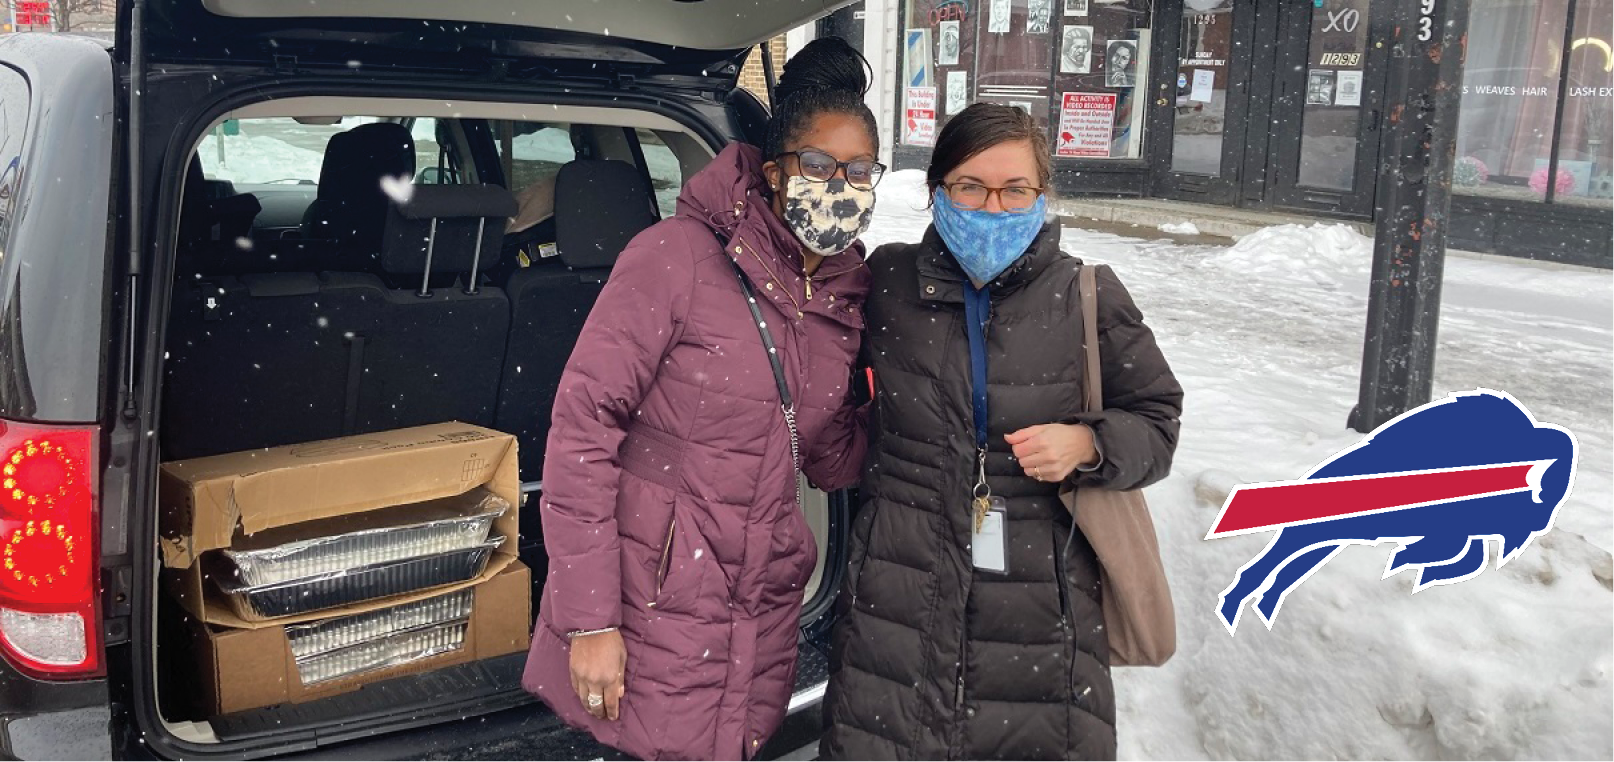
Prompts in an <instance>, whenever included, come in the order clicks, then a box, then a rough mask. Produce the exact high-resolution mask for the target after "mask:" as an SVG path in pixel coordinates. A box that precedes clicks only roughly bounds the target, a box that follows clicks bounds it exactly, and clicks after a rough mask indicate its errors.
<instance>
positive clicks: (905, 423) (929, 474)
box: [821, 104, 1182, 759]
mask: <svg viewBox="0 0 1614 762" xmlns="http://www.w3.org/2000/svg"><path fill="white" fill-rule="evenodd" d="M1047 157H1048V147H1047V143H1046V139H1045V138H1044V137H1043V131H1042V130H1041V129H1040V128H1039V127H1038V126H1037V125H1036V123H1035V122H1034V121H1033V120H1032V119H1031V117H1030V116H1028V115H1026V114H1025V113H1024V112H1022V111H1020V110H1018V109H1015V108H1010V107H1007V106H999V105H994V104H976V105H973V106H970V107H969V108H968V109H966V110H964V112H962V113H960V114H959V115H958V116H956V117H954V118H953V119H952V120H951V121H949V122H948V123H947V126H946V127H945V128H944V129H943V130H942V131H941V134H940V135H939V136H938V138H937V141H936V148H935V152H934V154H933V162H934V163H933V164H932V165H931V167H930V171H929V175H928V181H929V185H930V187H931V190H932V193H933V196H932V209H933V214H934V220H935V224H934V225H932V227H931V228H930V230H928V231H927V232H926V234H925V238H924V240H923V241H921V242H920V243H918V244H892V245H888V246H884V247H881V248H880V249H879V250H877V251H876V252H875V253H874V254H873V255H872V256H871V257H870V259H869V265H870V268H871V269H872V270H873V273H874V286H873V288H871V289H870V295H869V300H868V303H867V305H866V306H865V317H866V319H867V322H868V332H869V335H868V338H867V340H866V341H865V343H864V351H865V356H866V357H867V358H868V359H869V362H870V364H871V366H872V367H873V369H874V379H875V385H876V401H875V406H874V420H873V422H872V423H871V426H870V429H871V436H872V437H873V440H872V442H871V444H870V448H869V462H868V467H867V469H866V471H865V473H864V480H863V486H862V490H863V497H864V501H865V502H864V504H863V506H862V508H861V510H860V512H859V514H858V515H857V517H856V519H855V521H854V523H853V538H852V546H851V562H850V569H849V576H848V581H847V584H846V586H845V587H844V589H843V591H842V596H841V599H840V606H841V607H842V609H841V618H840V622H839V625H838V629H837V631H836V633H835V637H834V648H833V653H832V670H833V671H832V676H831V678H830V686H829V694H828V696H827V699H826V702H825V703H826V712H827V714H828V721H829V730H828V731H827V732H826V734H825V736H824V740H823V744H822V748H821V750H822V753H823V756H824V757H825V758H829V759H985V758H1006V759H1107V758H1114V756H1115V750H1116V739H1115V700H1114V691H1113V688H1112V686H1111V683H1110V674H1109V647H1108V641H1107V635H1106V633H1105V631H1104V615H1103V612H1102V609H1101V607H1100V603H1099V601H1100V595H1101V591H1100V589H1099V569H1098V562H1097V560H1096V558H1095V557H1094V554H1093V550H1092V548H1091V547H1090V546H1089V545H1088V544H1087V542H1086V541H1085V539H1084V538H1083V537H1082V536H1081V534H1080V533H1073V532H1072V522H1071V517H1070V514H1069V513H1068V512H1067V511H1066V509H1065V507H1064V506H1063V504H1062V503H1061V502H1060V500H1059V490H1060V487H1061V485H1064V484H1071V485H1074V486H1075V487H1076V488H1077V489H1082V488H1094V487H1098V488H1105V489H1118V490H1127V489H1136V488H1139V487H1143V486H1145V485H1148V484H1151V483H1153V482H1156V481H1158V480H1160V479H1161V478H1163V477H1165V475H1166V474H1167V473H1168V472H1169V471H1170V468H1171V458H1172V453H1173V451H1174V450H1175V449H1176V444H1177V431H1178V416H1179V414H1180V413H1181V412H1182V389H1181V387H1179V386H1178V384H1177V381H1176V379H1175V378H1174V377H1173V376H1172V373H1171V369H1170V367H1169V366H1168V365H1167V364H1166V360H1165V358H1164V357H1163V356H1162V355H1161V353H1160V349H1159V347H1158V346H1157V345H1156V344H1155V340H1154V335H1153V334H1152V333H1151V332H1150V330H1149V329H1148V327H1147V326H1145V325H1144V324H1143V316H1142V315H1141V313H1139V311H1138V308H1137V307H1136V306H1135V305H1134V304H1133V303H1132V299H1131V297H1130V296H1128V294H1127V292H1126V289H1125V288H1124V287H1122V285H1121V283H1120V281H1118V280H1116V279H1115V277H1114V276H1113V275H1111V274H1109V271H1108V270H1107V269H1106V270H1100V271H1099V274H1100V277H1099V279H1098V299H1099V303H1098V316H1099V318H1098V319H1099V326H1098V330H1099V346H1098V347H1097V350H1098V352H1099V356H1100V360H1101V362H1102V367H1103V379H1102V380H1103V391H1104V410H1103V411H1102V412H1096V413H1082V412H1081V401H1082V382H1081V376H1082V373H1081V369H1082V367H1083V362H1084V358H1083V347H1082V339H1081V336H1082V329H1081V304H1080V296H1079V291H1078V286H1077V272H1078V271H1079V269H1080V268H1081V267H1082V266H1083V265H1082V262H1081V261H1080V260H1078V259H1075V258H1073V257H1070V256H1067V255H1065V254H1064V253H1063V252H1061V251H1060V250H1059V224H1058V222H1057V221H1053V222H1046V223H1045V222H1044V214H1045V210H1046V196H1045V189H1046V188H1047V186H1048V182H1049V168H1048V158H1047ZM972 322H973V323H974V325H977V326H979V330H978V331H972V330H970V326H971V324H972ZM971 334H974V335H971ZM972 348H974V349H973V351H972ZM977 358H979V359H977ZM978 376H984V378H985V381H986V383H985V384H981V383H979V382H977V381H975V378H977V377H978ZM978 389H984V390H985V394H984V395H976V394H975V393H974V392H975V391H976V390H978ZM978 420H979V421H982V423H983V425H981V426H977V425H976V422H977V421H978ZM988 496H989V497H988ZM977 497H988V499H987V500H986V501H984V502H983V501H977V500H976V499H975V498H977ZM983 508H984V509H986V510H985V511H984V512H983V511H982V510H981V509H983Z"/></svg>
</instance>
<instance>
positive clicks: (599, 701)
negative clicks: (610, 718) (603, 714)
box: [588, 693, 605, 709]
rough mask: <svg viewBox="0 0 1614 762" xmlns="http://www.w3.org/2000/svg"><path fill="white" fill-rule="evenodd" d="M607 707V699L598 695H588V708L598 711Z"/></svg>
mask: <svg viewBox="0 0 1614 762" xmlns="http://www.w3.org/2000/svg"><path fill="white" fill-rule="evenodd" d="M604 705H605V697H604V696H601V695H600V694H598V693H590V694H588V708H590V709H598V708H600V707H601V706H604Z"/></svg>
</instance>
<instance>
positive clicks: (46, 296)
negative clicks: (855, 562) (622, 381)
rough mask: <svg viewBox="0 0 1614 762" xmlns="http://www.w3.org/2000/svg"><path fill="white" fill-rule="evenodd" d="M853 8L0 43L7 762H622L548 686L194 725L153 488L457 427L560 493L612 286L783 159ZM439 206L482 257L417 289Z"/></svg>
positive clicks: (279, 709)
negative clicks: (324, 448)
mask: <svg viewBox="0 0 1614 762" xmlns="http://www.w3.org/2000/svg"><path fill="white" fill-rule="evenodd" d="M845 4H846V2H845V0H769V1H768V2H757V1H756V0H610V1H609V2H607V1H605V0H581V1H579V0H460V1H459V2H453V1H451V0H302V1H301V2H288V1H287V0H119V3H118V5H119V8H118V16H119V25H118V33H117V37H116V40H115V42H114V43H113V44H112V45H108V44H106V43H105V42H101V41H96V40H92V39H89V38H83V37H72V36H63V35H47V34H32V33H31V34H14V35H9V36H5V37H0V164H3V168H0V470H3V474H0V486H3V489H0V758H22V759H31V758H74V759H81V758H104V757H117V758H124V757H129V758H175V759H177V758H261V757H275V756H300V757H336V758H367V759H414V758H433V759H437V758H441V759H472V758H520V759H590V758H598V757H601V756H610V755H612V752H611V751H610V750H608V749H604V748H603V747H600V746H599V745H597V744H595V743H594V742H593V741H592V740H591V739H589V738H588V737H587V736H586V735H582V734H579V733H577V732H575V731H572V730H569V729H567V728H566V727H564V726H563V725H562V724H561V723H560V722H559V721H558V720H557V719H556V718H555V717H554V716H553V715H552V714H550V713H549V712H548V711H547V710H546V709H545V707H544V706H543V705H542V704H541V703H538V702H536V701H535V700H534V699H533V698H531V697H530V696H528V695H527V694H525V693H524V692H523V691H522V690H521V688H520V685H519V678H520V673H521V668H522V665H523V662H524V655H522V654H512V655H510V656H504V657H497V658H493V659H487V660H483V661H479V662H472V663H468V664H462V665H459V666H453V667H446V668H443V669H439V670H436V671H431V672H426V673H422V674H417V675H411V676H406V677H398V678H394V679H390V680H386V681H383V682H378V683H373V684H370V685H367V686H365V687H364V688H362V689H359V690H356V691H353V692H350V693H346V694H342V695H338V696H334V697H331V698H327V699H322V700H316V701H312V702H308V703H301V704H287V705H279V706H271V707H266V708H261V709H254V710H247V711H240V712H236V713H233V714H225V715H216V716H207V715H206V714H205V713H198V711H197V710H196V708H195V705H194V704H195V702H193V701H192V700H191V698H192V696H193V694H194V692H195V684H194V680H195V678H194V677H192V676H191V675H189V674H188V673H187V672H186V671H185V670H184V669H183V668H182V665H183V664H185V663H186V660H185V659H183V658H180V657H182V656H184V649H185V648H186V643H187V641H186V639H185V638H184V637H182V636H179V635H176V634H175V633H176V632H177V631H183V628H184V625H183V621H182V620H183V618H184V617H183V614H182V610H181V609H179V608H178V607H176V606H175V605H174V604H173V603H172V602H171V601H170V600H169V596H167V595H166V594H164V592H163V590H162V588H161V586H160V585H158V573H159V565H160V554H159V537H158V521H157V515H156V489H157V473H158V466H159V464H160V463H162V462H164V461H168V460H174V459H179V458H190V457H197V456H204V455H211V454H216V453H224V452H233V451H240V450H246V449H251V448H258V447H267V446H275V445H282V444H291V443H296V442H306V441H315V440H320V439H326V438H331V437H337V436H344V435H351V434H356V433H366V432H373V431H379V430H385V429H392V428H398V427H403V426H413V425H418V424H426V423H435V422H440V421H451V420H458V421H465V422H470V423H475V424H479V425H484V426H489V427H492V428H496V429H500V430H503V431H506V432H509V433H511V434H514V435H516V436H517V437H518V439H519V442H520V455H521V475H522V479H523V484H522V491H523V493H524V494H525V495H526V496H527V497H528V498H531V496H532V495H534V494H535V493H538V492H540V491H541V489H542V484H541V483H540V481H539V478H540V474H541V470H542V463H543V450H544V443H545V438H546V435H547V419H548V411H549V406H550V404H551V401H552V399H553V395H554V391H555V387H556V385H557V384H558V381H559V376H560V371H561V367H562V366H563V365H564V363H565V361H566V359H567V357H568V355H569V354H570V352H571V350H572V348H573V346H574V345H575V341H576V336H577V333H578V331H579V329H580V328H581V325H582V321H583V319H584V318H585V317H586V316H587V314H588V311H589V309H590V306H591V305H592V303H593V300H594V297H595V296H596V295H597V294H598V293H599V290H600V287H601V284H602V283H603V282H604V280H605V279H606V277H607V276H608V275H609V273H610V269H611V266H612V264H613V262H614V259H615V257H616V255H617V254H618V253H619V252H620V251H621V248H622V246H623V245H624V244H625V243H626V242H627V240H628V239H629V238H631V237H632V236H633V234H634V233H636V232H638V231H639V230H641V229H643V228H644V227H645V226H647V225H649V224H651V223H653V222H654V221H656V220H657V219H659V218H662V217H665V216H667V215H669V214H671V213H672V211H673V201H674V199H675V198H676V196H677V194H678V190H679V188H680V187H681V185H682V183H683V181H684V179H685V178H688V177H690V176H691V175H692V174H693V173H694V172H695V171H697V170H699V169H700V168H701V167H702V166H703V165H704V164H705V162H706V161H707V160H709V159H710V158H711V157H712V156H713V155H714V154H715V153H716V152H717V151H718V150H719V149H721V148H722V147H723V146H724V145H725V144H726V143H728V142H730V141H734V140H750V141H753V142H760V140H761V137H762V136H761V129H762V126H763V124H764V122H765V120H766V116H767V111H766V108H765V106H764V105H763V104H762V103H761V102H760V101H759V100H758V99H757V98H756V97H755V96H753V95H751V94H750V93H749V92H747V91H745V90H743V89H741V88H740V87H739V86H738V84H737V81H738V77H739V72H740V68H741V65H742V64H743V63H744V61H745V59H746V57H747V56H748V55H751V54H752V53H753V46H756V45H757V43H759V42H760V41H763V40H766V39H768V38H770V37H772V36H774V35H776V34H779V33H781V32H783V31H784V30H786V29H789V28H792V27H794V26H797V25H799V24H802V23H805V22H807V21H809V20H811V19H814V18H817V17H819V16H822V15H825V14H827V13H829V12H831V11H833V10H834V9H835V8H836V7H837V6H840V5H845ZM765 47H766V46H761V47H757V48H756V50H757V51H758V52H759V54H760V55H762V56H764V57H765V56H766V53H765V52H762V51H765ZM771 73H772V71H771V65H770V68H769V74H770V75H771ZM428 189H430V190H428ZM417 194H419V195H423V196H431V197H432V198H433V199H435V202H434V203H436V204H438V205H439V207H440V208H441V209H443V210H451V211H443V212H441V213H442V214H444V215H447V214H451V213H452V214H459V215H461V216H465V217H470V218H473V219H475V220H476V223H475V228H476V230H477V231H478V233H479V234H477V235H474V236H459V237H456V238H454V240H453V241H448V240H446V239H445V240H444V241H442V242H436V241H432V242H428V243H427V245H426V246H425V247H424V257H422V256H421V251H420V250H421V248H422V247H421V246H420V245H419V233H418V231H419V230H420V227H419V225H418V224H415V223H419V220H418V219H414V220H409V219H401V218H402V217H407V216H408V215H404V214H401V213H400V209H401V208H403V207H404V205H405V202H406V201H408V200H409V199H410V198H411V197H412V196H414V195H417ZM411 224H415V226H414V227H410V225H411ZM432 229H433V230H434V231H435V222H434V223H433V228H432ZM408 231H415V232H413V233H411V232H408ZM428 235H435V232H434V233H431V234H428ZM412 236H413V237H412ZM850 500H851V496H849V495H847V494H823V493H816V492H812V491H809V493H808V500H807V502H806V506H805V507H806V509H807V511H808V518H809V523H810V524H811V525H812V526H813V528H814V531H815V534H816V535H817V539H818V542H819V546H820V553H819V558H820V569H819V573H817V574H815V576H814V582H813V584H812V586H811V587H810V589H809V591H808V600H807V605H806V608H805V610H804V614H803V620H802V633H803V634H802V638H801V641H800V642H801V645H800V663H799V669H798V680H797V686H796V692H795V695H794V696H793V698H792V700H791V702H790V710H791V716H790V719H789V720H787V722H786V725H785V728H784V729H783V730H782V731H781V732H780V733H779V734H778V735H776V737H775V738H774V739H773V741H772V742H771V743H770V744H769V746H768V747H765V748H764V749H763V753H762V756H765V757H767V756H772V757H777V756H795V755H798V754H800V753H803V752H807V751H808V749H807V747H809V745H811V744H813V743H815V742H816V736H817V734H818V731H819V718H818V716H817V715H818V714H819V713H818V711H817V710H816V707H817V705H818V704H819V703H820V702H821V699H822V696H823V691H824V684H825V675H826V672H825V666H826V661H825V657H824V655H823V645H824V642H825V638H826V635H827V629H828V626H829V620H830V618H831V613H830V611H831V607H830V605H829V604H830V601H831V599H832V598H833V594H834V591H835V589H836V587H837V586H838V584H839V578H838V574H837V572H838V570H839V569H840V568H841V566H842V554H843V553H844V550H843V545H844V542H843V537H844V531H845V526H846V521H845V518H846V515H847V511H848V506H849V505H850ZM527 502H528V505H529V506H531V505H535V504H536V503H535V501H534V500H531V499H529V500H528V501H527ZM533 513H534V512H533V511H531V510H528V511H526V512H525V515H524V518H523V521H522V538H521V556H522V559H523V560H524V561H525V562H526V563H527V565H528V566H529V567H531V568H532V569H533V573H534V577H535V580H534V587H533V591H534V593H533V594H534V596H535V600H534V606H533V608H534V610H536V608H537V606H536V596H538V595H539V593H540V591H541V590H542V577H543V570H544V568H545V555H544V550H543V538H542V536H541V532H540V531H539V526H538V522H537V521H536V516H534V515H532V514H533Z"/></svg>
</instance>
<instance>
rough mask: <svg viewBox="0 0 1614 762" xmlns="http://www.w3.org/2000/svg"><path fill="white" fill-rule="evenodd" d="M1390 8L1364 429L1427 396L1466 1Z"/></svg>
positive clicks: (1358, 426)
mask: <svg viewBox="0 0 1614 762" xmlns="http://www.w3.org/2000/svg"><path fill="white" fill-rule="evenodd" d="M1382 7H1385V8H1387V9H1388V10H1389V11H1390V12H1391V13H1394V14H1395V24H1394V29H1395V32H1394V34H1395V37H1394V39H1393V40H1392V41H1391V43H1392V47H1391V53H1390V72H1389V77H1388V82H1387V87H1386V88H1385V93H1386V97H1387V98H1388V99H1389V100H1390V103H1389V104H1388V106H1389V108H1388V114H1387V116H1386V120H1385V121H1386V123H1387V126H1386V129H1385V130H1384V136H1383V143H1382V150H1381V155H1382V156H1383V157H1384V161H1383V166H1382V168H1381V169H1380V171H1379V177H1378V188H1377V204H1376V206H1377V213H1376V214H1375V215H1374V218H1375V231H1374V236H1373V276H1372V283H1371V286H1370V291H1369V295H1368V305H1367V338H1366V342H1365V343H1364V345H1363V351H1362V379H1361V388H1360V392H1359V396H1358V399H1357V403H1356V407H1355V408H1354V409H1353V410H1351V415H1350V421H1349V424H1348V425H1349V426H1350V427H1351V428H1353V429H1355V430H1357V431H1360V432H1363V433H1367V432H1370V431H1372V430H1374V429H1376V428H1378V427H1379V426H1380V425H1382V424H1384V423H1386V422H1388V421H1390V420H1391V419H1393V418H1395V417H1396V416H1398V415H1400V414H1402V413H1404V412H1406V411H1408V410H1411V409H1413V408H1416V407H1418V406H1419V405H1422V404H1424V403H1426V402H1428V401H1429V398H1430V393H1431V391H1432V387H1433V375H1434V369H1435V336H1436V332H1437V329H1438V328H1439V325H1440V286H1441V277H1442V274H1443V272H1444V269H1445V260H1446V232H1447V228H1448V227H1449V226H1450V212H1451V172H1452V164H1453V161H1454V159H1455V156H1456V152H1457V111H1458V106H1459V102H1460V100H1461V93H1462V82H1463V58H1464V55H1465V54H1466V48H1467V44H1468V8H1469V0H1409V1H1408V2H1401V0H1394V1H1393V2H1386V3H1383V6H1382Z"/></svg>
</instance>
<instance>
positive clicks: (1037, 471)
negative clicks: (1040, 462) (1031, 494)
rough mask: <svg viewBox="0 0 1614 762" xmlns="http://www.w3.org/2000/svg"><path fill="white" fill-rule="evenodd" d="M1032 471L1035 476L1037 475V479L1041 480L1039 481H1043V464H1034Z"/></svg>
mask: <svg viewBox="0 0 1614 762" xmlns="http://www.w3.org/2000/svg"><path fill="white" fill-rule="evenodd" d="M1031 473H1032V474H1033V475H1034V476H1036V478H1037V481H1039V482H1040V481H1042V467H1041V466H1032V467H1031Z"/></svg>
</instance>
